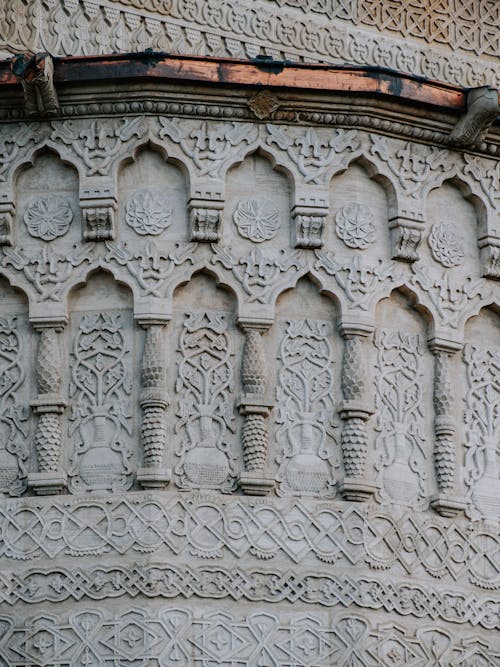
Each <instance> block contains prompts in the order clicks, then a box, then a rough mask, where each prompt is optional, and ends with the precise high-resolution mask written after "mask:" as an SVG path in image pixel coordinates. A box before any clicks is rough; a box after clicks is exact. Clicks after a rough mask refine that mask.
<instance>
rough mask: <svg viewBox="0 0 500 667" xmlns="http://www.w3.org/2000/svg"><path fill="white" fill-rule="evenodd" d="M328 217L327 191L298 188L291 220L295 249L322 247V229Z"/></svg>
mask: <svg viewBox="0 0 500 667" xmlns="http://www.w3.org/2000/svg"><path fill="white" fill-rule="evenodd" d="M327 215H328V191H324V190H322V189H321V188H318V187H316V188H314V189H309V188H298V189H297V191H296V193H295V206H294V207H293V208H292V218H293V221H294V228H295V231H294V233H295V247H296V248H321V247H323V227H324V224H325V220H326V217H327Z"/></svg>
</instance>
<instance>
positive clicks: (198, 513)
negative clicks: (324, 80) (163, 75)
mask: <svg viewBox="0 0 500 667" xmlns="http://www.w3.org/2000/svg"><path fill="white" fill-rule="evenodd" d="M266 4H269V5H272V3H270V2H269V3H266ZM277 4H278V5H283V6H285V5H286V6H287V7H288V6H290V7H291V8H292V9H293V11H294V12H299V10H300V7H298V6H297V5H298V4H299V3H292V2H288V3H285V2H281V3H277ZM344 4H345V7H346V10H345V11H346V12H347V11H350V10H349V6H350V5H349V3H344ZM369 4H370V3H364V5H362V4H361V3H358V4H357V5H356V6H357V10H356V11H357V12H360V11H361V9H362V7H363V6H364V7H365V9H364V10H363V12H364V13H363V14H359V13H358V14H356V16H357V17H359V16H361V15H363V16H365V17H366V16H367V10H366V7H368V5H369ZM374 4H375V3H371V5H373V6H374ZM21 5H22V2H20V3H19V6H21ZM76 5H77V3H74V7H75V8H76ZM407 5H408V7H407ZM162 6H163V5H162ZM85 7H86V9H85V11H86V12H91V11H92V12H94V16H97V15H98V11H101V10H100V9H99V5H98V4H97V3H96V4H94V5H92V6H91V5H90V4H89V3H87V4H86V6H85ZM106 7H107V11H111V9H110V7H111V3H107V4H106ZM207 7H209V5H207ZM405 7H406V9H407V10H408V11H410V9H411V8H412V7H413V5H412V4H411V3H405ZM55 8H56V3H53V4H52V5H51V12H55ZM338 8H340V3H339V4H338ZM310 9H311V12H312V13H311V14H310V15H311V16H315V15H316V14H319V15H321V12H324V13H327V15H329V13H330V12H334V11H337V5H336V4H335V3H322V5H321V7H320V4H319V3H316V4H314V6H313V3H311V7H310ZM320 10H321V12H320ZM75 11H76V9H75ZM116 11H118V9H116ZM207 11H208V9H207ZM300 11H302V10H300ZM338 11H340V9H339V10H338ZM374 11H375V10H374ZM405 11H406V10H405ZM443 11H444V10H443ZM109 16H111V14H109ZM308 16H309V15H308ZM343 19H344V20H345V21H348V20H351V19H350V18H349V17H348V16H347V15H346V16H344V17H343ZM148 20H149V19H148ZM151 20H152V19H151ZM352 20H353V22H358V23H359V21H360V19H358V18H357V19H356V20H355V21H354V19H352ZM363 21H368V19H367V18H365V19H363ZM150 25H153V24H150ZM387 29H388V30H391V29H392V28H390V27H388V28H387ZM193 30H194V28H193ZM193 39H194V36H193ZM61 43H62V42H61ZM150 85H151V86H153V84H150ZM65 94H66V99H65V102H64V105H63V107H62V111H61V114H60V115H59V116H58V117H56V118H52V119H49V120H33V121H26V120H20V119H19V118H17V119H16V118H14V117H13V116H12V117H11V118H10V119H8V118H7V115H6V116H4V117H3V120H2V122H1V123H0V158H1V159H0V230H1V233H0V244H1V245H0V275H1V278H0V388H1V391H0V434H1V438H0V494H1V497H0V564H1V567H0V665H1V666H2V667H4V666H7V667H31V666H32V665H40V666H43V667H56V666H57V667H63V666H64V667H77V666H78V667H79V666H81V665H102V666H105V667H108V666H109V667H115V666H116V665H132V664H133V665H147V666H148V667H150V666H158V667H159V666H167V665H168V666H170V665H179V666H181V665H182V666H188V665H199V666H209V665H210V666H211V665H228V666H230V665H231V666H233V665H251V666H253V665H255V666H257V665H262V666H263V665H279V666H280V667H292V666H294V667H295V666H298V665H301V666H302V665H304V666H305V665H307V666H309V667H313V666H315V667H325V666H326V665H336V666H337V665H339V666H341V665H342V666H345V667H351V666H352V665H363V666H370V667H371V666H375V665H383V666H385V665H401V666H402V665H415V666H417V665H419V666H420V665H426V666H428V667H433V666H435V665H442V666H449V667H452V666H453V667H455V666H463V667H465V666H469V665H470V666H471V665H481V666H483V665H484V666H491V667H494V666H495V665H497V664H499V661H500V647H499V645H498V639H497V637H498V609H499V607H498V603H499V597H498V590H499V588H500V575H499V562H498V554H499V549H498V547H499V534H498V514H499V510H500V490H499V484H500V482H499V478H498V465H499V461H498V457H499V454H500V452H499V442H500V431H499V429H500V423H499V410H500V408H499V405H500V404H499V400H500V399H499V391H500V390H499V373H500V360H499V354H500V334H499V331H500V328H499V320H500V316H499V307H500V293H499V291H500V290H499V286H498V279H499V277H500V265H499V259H498V258H499V252H498V250H499V248H500V229H499V220H500V198H499V194H498V193H499V187H498V184H499V179H500V167H499V163H498V160H497V159H496V158H495V155H498V153H499V151H498V145H496V144H495V143H494V141H493V140H492V141H491V142H490V143H488V144H487V145H485V144H481V145H479V146H475V147H474V148H473V149H471V150H461V151H459V150H453V149H451V148H449V147H448V146H447V145H446V144H445V142H444V141H442V140H441V139H440V137H441V138H442V136H443V131H442V126H440V125H439V122H438V121H437V120H436V119H435V118H434V117H433V118H431V119H430V120H429V124H430V125H431V126H432V127H434V129H433V130H432V131H433V132H435V135H432V137H434V139H435V140H432V137H429V135H428V134H427V135H426V134H422V133H421V134H420V135H419V132H420V130H419V126H418V124H419V122H420V120H418V118H417V120H415V118H413V117H412V116H411V114H410V113H409V112H408V110H407V109H405V108H404V107H403V105H401V106H400V107H399V110H398V115H396V116H395V117H393V119H392V121H391V122H389V120H384V121H383V122H384V123H387V124H385V125H383V126H379V127H377V126H376V124H375V123H372V126H371V128H370V127H367V125H368V124H369V123H368V121H367V123H366V124H365V125H363V124H362V123H360V122H359V118H357V119H356V118H354V117H351V116H349V115H347V116H346V117H345V118H344V121H343V122H342V124H339V123H336V122H334V119H333V118H332V113H330V111H331V110H330V111H329V110H328V102H324V100H323V101H322V100H315V101H314V103H312V102H311V101H310V100H309V101H308V100H307V99H306V100H305V101H304V99H303V100H302V102H301V104H302V111H301V115H300V117H298V116H297V115H295V116H294V117H281V118H280V117H272V118H265V119H262V120H257V119H255V117H253V116H252V115H251V114H250V112H249V109H248V107H247V105H246V97H244V96H242V95H240V91H239V90H238V89H236V88H235V89H234V90H230V91H226V93H221V92H212V93H211V97H210V98H208V94H207V92H206V90H201V91H197V90H190V91H186V92H185V93H184V97H185V99H184V100H182V101H181V100H180V99H179V91H178V89H172V90H171V89H170V88H169V86H168V85H167V84H162V88H161V89H160V88H159V89H158V90H155V91H154V94H151V99H149V98H148V99H147V100H146V99H141V100H139V101H138V100H137V99H135V96H136V95H137V90H136V89H135V88H134V86H133V85H130V84H123V85H121V86H117V87H116V89H113V90H110V91H106V92H105V93H103V92H102V89H101V90H100V91H93V90H91V86H90V85H87V86H81V87H79V86H78V85H76V86H75V88H74V90H73V91H72V92H70V93H68V92H66V93H65ZM148 94H149V93H148ZM103 95H105V96H107V99H106V100H103ZM289 103H290V104H292V102H289ZM372 103H373V100H371V101H370V100H367V101H366V105H369V104H372ZM308 104H310V106H308ZM161 105H162V106H161ZM415 113H416V114H417V112H415ZM436 113H437V112H436ZM328 114H330V115H329V117H328ZM417 115H418V114H417ZM370 122H371V121H370ZM381 122H382V121H381ZM422 122H423V121H422ZM448 122H450V120H449V119H448ZM433 123H434V125H432V124H433ZM379 125H380V123H379ZM408 127H410V128H413V129H414V130H415V132H414V133H413V134H412V133H410V132H407V128H408ZM429 131H430V130H429ZM494 136H495V135H493V137H494ZM486 149H488V150H486Z"/></svg>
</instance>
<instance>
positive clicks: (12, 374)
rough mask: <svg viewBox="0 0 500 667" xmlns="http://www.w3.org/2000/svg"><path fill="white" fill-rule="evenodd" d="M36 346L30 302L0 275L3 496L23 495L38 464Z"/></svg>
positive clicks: (0, 486) (0, 470)
mask: <svg viewBox="0 0 500 667" xmlns="http://www.w3.org/2000/svg"><path fill="white" fill-rule="evenodd" d="M35 347H36V342H35V334H34V332H33V330H32V328H31V326H30V323H29V321H28V301H27V299H26V297H25V296H24V294H22V293H21V292H20V291H18V290H15V289H14V288H12V287H11V286H10V285H9V283H8V281H7V280H6V279H5V278H4V277H3V276H0V386H1V388H2V390H1V392H0V495H1V494H3V493H5V494H7V495H13V496H18V495H21V494H22V493H23V492H24V491H25V490H26V486H27V474H28V468H31V464H33V465H34V458H35V452H34V447H32V446H30V443H31V442H32V440H33V437H32V436H33V433H34V425H33V419H32V418H31V417H30V407H29V405H30V398H31V397H32V395H33V394H35V393H36V390H35V378H34V370H33V369H34V366H35V364H34V360H35V356H34V355H35Z"/></svg>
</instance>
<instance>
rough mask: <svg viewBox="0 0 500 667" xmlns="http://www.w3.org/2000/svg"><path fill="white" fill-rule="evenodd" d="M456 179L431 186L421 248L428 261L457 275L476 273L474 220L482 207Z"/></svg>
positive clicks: (475, 230) (477, 257)
mask: <svg viewBox="0 0 500 667" xmlns="http://www.w3.org/2000/svg"><path fill="white" fill-rule="evenodd" d="M466 191H467V186H466V185H465V184H464V183H462V182H461V181H458V180H451V181H445V182H444V183H443V184H442V185H440V186H439V187H438V188H435V189H433V190H431V192H430V193H429V195H428V197H427V203H426V221H427V231H426V242H425V243H424V244H423V249H422V252H423V253H424V257H425V259H426V260H428V263H429V265H431V266H432V265H434V266H435V267H437V268H439V269H441V270H443V268H444V269H448V270H449V271H451V273H452V275H456V276H457V277H460V276H461V274H463V272H464V271H465V272H466V274H467V275H468V276H477V277H479V266H480V262H479V247H478V222H479V218H480V217H481V216H482V215H484V211H483V210H482V208H484V207H483V206H482V205H481V204H480V202H479V201H478V200H477V198H475V197H470V196H468V195H467V192H466Z"/></svg>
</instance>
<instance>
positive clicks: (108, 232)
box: [81, 198, 116, 241]
mask: <svg viewBox="0 0 500 667" xmlns="http://www.w3.org/2000/svg"><path fill="white" fill-rule="evenodd" d="M81 204H82V220H83V238H84V239H85V241H111V240H113V239H114V238H115V210H116V200H114V199H111V198H110V199H99V200H89V201H86V202H81Z"/></svg>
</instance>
